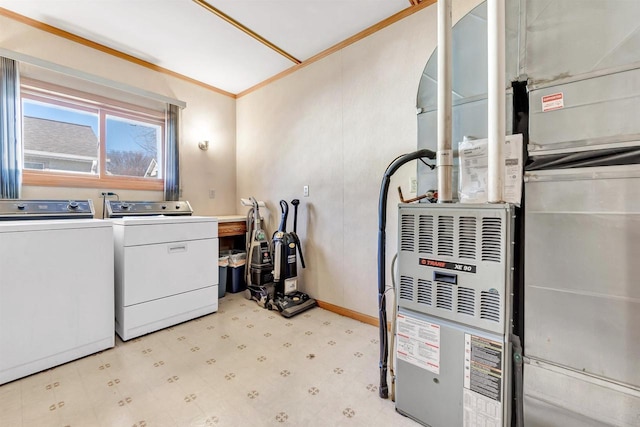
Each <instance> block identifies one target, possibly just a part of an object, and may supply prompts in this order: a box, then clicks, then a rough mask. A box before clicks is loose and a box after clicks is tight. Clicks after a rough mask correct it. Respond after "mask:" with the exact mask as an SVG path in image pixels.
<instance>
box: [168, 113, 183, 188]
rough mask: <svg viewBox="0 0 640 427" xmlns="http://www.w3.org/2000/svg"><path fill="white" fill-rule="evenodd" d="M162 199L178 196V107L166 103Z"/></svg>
mask: <svg viewBox="0 0 640 427" xmlns="http://www.w3.org/2000/svg"><path fill="white" fill-rule="evenodd" d="M166 129H167V132H166V133H167V134H166V138H165V141H166V142H165V144H166V147H165V156H164V165H165V167H164V170H165V176H164V200H179V198H180V156H179V154H180V149H179V146H180V107H178V106H177V105H173V104H167V124H166Z"/></svg>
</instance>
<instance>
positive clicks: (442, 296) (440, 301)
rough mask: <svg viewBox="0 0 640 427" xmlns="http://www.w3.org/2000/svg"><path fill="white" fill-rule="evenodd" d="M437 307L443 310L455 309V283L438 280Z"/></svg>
mask: <svg viewBox="0 0 640 427" xmlns="http://www.w3.org/2000/svg"><path fill="white" fill-rule="evenodd" d="M436 307H438V308H441V309H443V310H449V311H451V310H453V285H452V284H451V283H444V282H436Z"/></svg>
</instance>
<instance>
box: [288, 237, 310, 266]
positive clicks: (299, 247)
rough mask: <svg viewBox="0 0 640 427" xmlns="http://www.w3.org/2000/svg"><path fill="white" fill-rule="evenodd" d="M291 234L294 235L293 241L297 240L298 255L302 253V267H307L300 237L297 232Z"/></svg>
mask: <svg viewBox="0 0 640 427" xmlns="http://www.w3.org/2000/svg"><path fill="white" fill-rule="evenodd" d="M290 234H291V236H292V237H293V241H294V242H295V244H296V247H297V248H298V255H300V264H301V265H302V268H307V267H305V265H304V256H302V246H300V239H299V238H298V235H297V234H296V233H295V232H293V233H290Z"/></svg>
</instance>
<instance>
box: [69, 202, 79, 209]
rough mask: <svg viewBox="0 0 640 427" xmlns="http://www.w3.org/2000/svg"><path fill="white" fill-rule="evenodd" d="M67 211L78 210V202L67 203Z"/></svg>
mask: <svg viewBox="0 0 640 427" xmlns="http://www.w3.org/2000/svg"><path fill="white" fill-rule="evenodd" d="M67 207H68V208H69V209H78V202H69V206H67Z"/></svg>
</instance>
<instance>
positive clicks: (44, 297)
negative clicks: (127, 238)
mask: <svg viewBox="0 0 640 427" xmlns="http://www.w3.org/2000/svg"><path fill="white" fill-rule="evenodd" d="M93 215H94V210H93V204H92V202H91V201H90V200H88V201H69V200H0V384H4V383H7V382H9V381H13V380H15V379H18V378H22V377H25V376H27V375H30V374H33V373H36V372H39V371H42V370H45V369H49V368H52V367H54V366H57V365H60V364H62V363H66V362H69V361H71V360H74V359H78V358H80V357H83V356H87V355H89V354H92V353H96V352H98V351H101V350H104V349H107V348H110V347H113V346H114V340H115V334H114V332H113V317H114V308H113V301H114V295H113V230H112V227H111V224H110V223H109V222H107V221H102V220H98V219H93Z"/></svg>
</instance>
